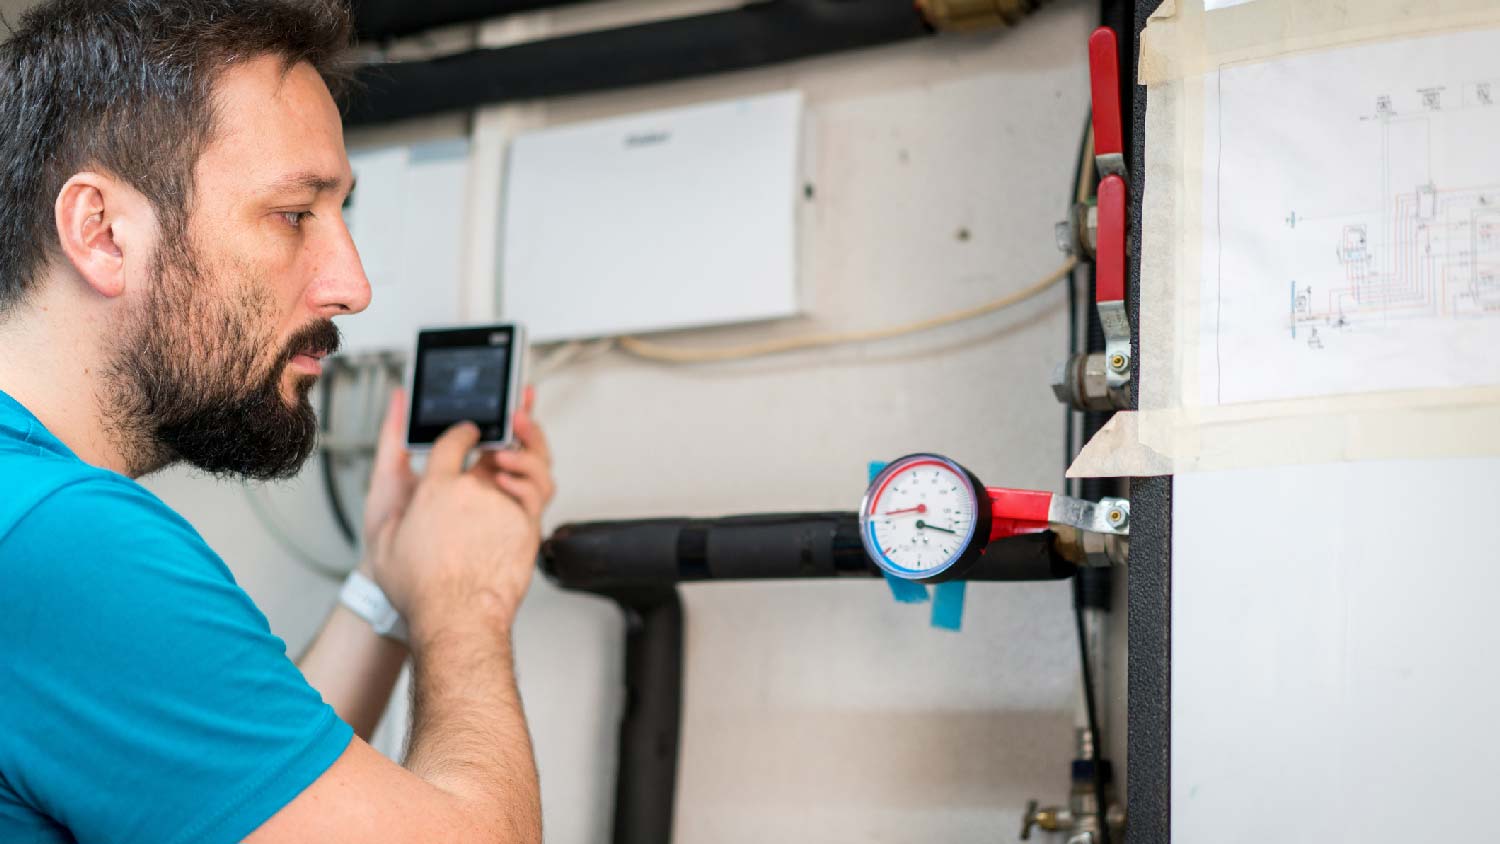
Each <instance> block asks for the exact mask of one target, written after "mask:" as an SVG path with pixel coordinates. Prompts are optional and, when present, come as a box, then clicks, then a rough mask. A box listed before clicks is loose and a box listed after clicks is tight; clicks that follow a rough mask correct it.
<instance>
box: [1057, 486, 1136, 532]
mask: <svg viewBox="0 0 1500 844" xmlns="http://www.w3.org/2000/svg"><path fill="white" fill-rule="evenodd" d="M1047 521H1048V522H1049V523H1051V524H1054V525H1063V526H1065V527H1072V528H1078V529H1079V530H1086V531H1088V532H1090V533H1103V534H1113V535H1115V536H1129V535H1130V502H1129V501H1127V500H1125V499H1123V498H1101V499H1099V500H1098V501H1097V502H1095V501H1085V500H1084V499H1082V498H1073V497H1071V496H1067V495H1055V494H1054V495H1053V496H1052V503H1051V504H1050V505H1049V506H1048V507H1047Z"/></svg>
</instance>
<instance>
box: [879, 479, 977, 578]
mask: <svg viewBox="0 0 1500 844" xmlns="http://www.w3.org/2000/svg"><path fill="white" fill-rule="evenodd" d="M974 508H975V494H974V489H973V487H972V485H971V484H970V482H969V478H968V476H967V475H966V474H965V473H964V472H963V471H962V470H960V469H958V468H957V467H956V466H954V465H952V464H950V463H948V462H947V461H946V460H941V459H938V458H934V457H926V456H921V457H913V458H911V459H909V460H901V461H897V462H896V463H893V464H892V465H891V466H889V467H887V468H886V470H885V471H884V472H882V473H881V475H880V477H878V478H877V479H876V486H875V488H874V490H873V491H872V492H871V494H870V496H869V498H868V500H867V501H866V502H865V510H864V512H863V513H862V514H861V515H862V516H863V518H864V522H865V524H864V528H865V530H864V537H863V538H864V541H865V548H866V550H867V551H868V552H869V553H870V555H871V556H872V557H874V558H876V560H877V562H880V563H881V566H882V568H885V569H887V570H890V571H893V572H895V573H897V574H912V575H919V576H920V575H930V574H936V573H938V572H940V571H942V570H943V569H945V568H947V567H948V566H950V565H952V564H953V562H954V561H955V560H957V559H958V558H959V557H960V556H962V554H963V553H964V551H965V550H966V549H967V548H968V547H969V544H970V543H971V542H972V541H973V538H974V519H975V512H974Z"/></svg>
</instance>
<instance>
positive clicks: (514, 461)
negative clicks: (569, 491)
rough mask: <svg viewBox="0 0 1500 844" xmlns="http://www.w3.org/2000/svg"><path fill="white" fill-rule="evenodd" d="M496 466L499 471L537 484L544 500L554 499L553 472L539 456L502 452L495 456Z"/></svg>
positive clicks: (527, 452) (525, 452)
mask: <svg viewBox="0 0 1500 844" xmlns="http://www.w3.org/2000/svg"><path fill="white" fill-rule="evenodd" d="M494 464H495V468H496V469H497V470H499V471H503V472H505V473H506V474H509V475H515V476H516V477H518V478H520V479H522V480H525V481H530V482H531V483H534V484H536V486H537V488H538V489H539V490H541V493H542V498H543V500H548V499H551V498H552V493H553V491H554V484H553V481H552V472H551V470H549V469H548V468H547V463H546V461H545V460H543V459H542V458H540V457H538V456H537V455H535V454H532V453H531V452H529V451H502V452H500V453H498V454H496V455H495V460H494Z"/></svg>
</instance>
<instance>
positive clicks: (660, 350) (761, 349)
mask: <svg viewBox="0 0 1500 844" xmlns="http://www.w3.org/2000/svg"><path fill="white" fill-rule="evenodd" d="M1077 265H1078V259H1077V258H1071V257H1070V258H1068V260H1066V261H1064V262H1063V265H1062V266H1060V267H1058V268H1057V269H1056V270H1053V271H1052V272H1051V273H1050V274H1048V275H1047V276H1046V277H1045V278H1043V279H1041V280H1040V281H1038V282H1036V283H1035V284H1033V285H1031V286H1030V287H1027V288H1024V289H1022V290H1018V291H1016V292H1015V293H1010V294H1007V295H1005V296H1001V297H1000V298H999V299H995V300H992V301H989V302H985V303H983V304H980V305H975V306H973V307H972V308H965V309H964V310H961V311H953V312H952V313H947V314H941V315H939V316H935V317H929V318H927V319H922V320H917V321H916V322H908V323H903V324H901V325H893V326H890V327H887V328H875V329H866V330H864V331H840V332H836V333H832V334H814V335H811V336H807V337H785V338H782V339H780V340H766V341H763V342H760V343H747V344H744V345H740V346H723V347H719V348H702V347H685V346H672V345H667V344H664V343H654V342H652V341H650V340H642V339H641V338H639V337H621V338H620V339H619V347H620V349H621V351H624V352H626V353H627V354H631V355H634V356H636V357H638V358H645V359H646V360H654V361H662V362H665V363H714V362H718V361H728V360H744V359H745V358H756V357H763V356H765V355H775V354H781V353H782V352H791V351H797V350H800V349H816V348H822V347H825V346H841V345H845V344H848V343H871V342H874V341H876V340H889V339H891V338H892V337H902V336H905V335H907V334H916V333H919V332H922V331H931V330H932V329H934V328H942V327H943V326H947V325H953V324H954V323H957V322H964V321H965V320H971V319H974V318H975V317H981V316H984V315H985V314H992V313H994V312H995V311H999V310H1004V309H1005V308H1008V307H1010V306H1012V305H1015V304H1019V303H1021V302H1024V301H1026V300H1027V299H1030V298H1031V297H1033V296H1035V295H1037V294H1038V293H1041V292H1042V291H1044V290H1046V289H1047V288H1049V287H1051V286H1052V285H1054V284H1056V283H1058V282H1059V281H1061V280H1062V279H1064V278H1066V277H1067V275H1068V273H1069V272H1072V270H1073V268H1074V267H1075V266H1077Z"/></svg>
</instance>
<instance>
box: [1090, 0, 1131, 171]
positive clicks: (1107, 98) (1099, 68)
mask: <svg viewBox="0 0 1500 844" xmlns="http://www.w3.org/2000/svg"><path fill="white" fill-rule="evenodd" d="M1089 82H1090V88H1091V92H1092V95H1093V98H1094V155H1096V156H1104V155H1119V156H1123V155H1124V154H1125V142H1124V140H1123V137H1124V136H1123V135H1122V133H1121V131H1120V48H1119V45H1118V43H1117V39H1116V37H1115V31H1114V30H1113V29H1110V28H1109V27H1107V26H1101V27H1099V28H1098V29H1096V30H1094V34H1093V35H1090V36H1089Z"/></svg>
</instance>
